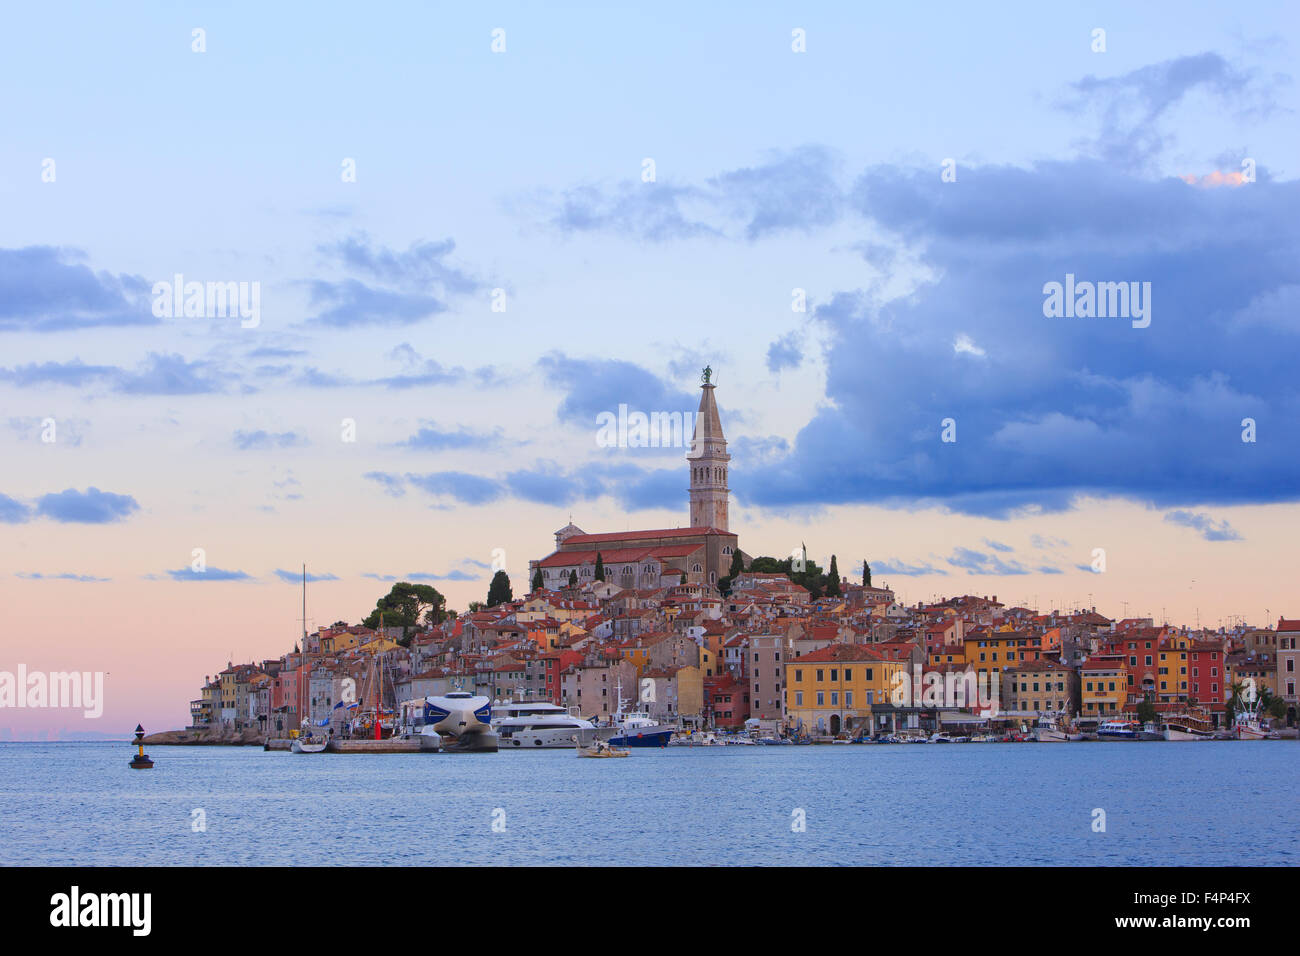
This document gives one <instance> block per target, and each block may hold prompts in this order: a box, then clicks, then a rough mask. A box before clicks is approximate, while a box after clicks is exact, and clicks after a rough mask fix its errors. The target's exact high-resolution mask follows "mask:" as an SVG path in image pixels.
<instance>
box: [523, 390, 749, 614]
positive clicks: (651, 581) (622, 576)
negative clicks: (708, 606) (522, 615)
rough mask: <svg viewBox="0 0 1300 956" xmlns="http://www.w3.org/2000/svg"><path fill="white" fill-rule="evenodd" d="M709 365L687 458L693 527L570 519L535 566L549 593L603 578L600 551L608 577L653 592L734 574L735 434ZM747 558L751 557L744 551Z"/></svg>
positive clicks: (532, 563) (531, 577)
mask: <svg viewBox="0 0 1300 956" xmlns="http://www.w3.org/2000/svg"><path fill="white" fill-rule="evenodd" d="M710 375H711V370H710V369H705V370H704V376H703V377H704V384H703V385H701V386H700V390H701V394H700V408H699V412H698V413H697V414H696V417H695V433H694V435H693V437H692V439H691V448H690V451H688V452H687V454H686V461H687V463H688V465H689V466H690V475H691V483H690V525H689V526H688V527H685V528H659V529H655V530H650V531H619V532H611V533H608V534H587V533H586V532H585V531H583V530H582V529H581V528H579V527H577V526H576V525H574V524H573V522H572V521H570V522H569V524H567V525H566V526H565V527H563V528H561V529H560V530H559V531H557V532H555V550H554V551H553V552H551V553H550V554H549V555H547V556H546V557H545V558H542V559H541V560H540V561H530V562H529V563H528V577H529V581H530V582H531V581H532V580H534V579H535V577H536V574H537V572H538V571H541V574H542V586H543V587H544V588H547V589H548V590H558V589H560V588H563V587H567V586H568V583H569V576H570V573H571V572H576V574H577V576H578V583H579V584H587V583H590V582H592V581H594V580H595V579H596V556H597V555H600V559H601V563H602V564H603V566H604V570H605V581H606V582H607V583H609V584H611V585H613V586H615V587H623V588H636V589H652V588H659V587H664V586H672V585H677V584H693V585H704V586H711V587H716V586H717V583H718V579H719V578H722V577H726V575H727V572H728V571H729V570H730V568H731V561H732V556H733V555H734V554H735V553H736V552H737V551H739V548H740V546H739V544H738V543H737V538H736V534H735V532H733V531H731V530H730V527H729V524H728V518H727V510H728V508H727V504H728V495H729V489H728V487H727V464H728V462H730V461H731V456H730V455H728V454H727V439H726V438H725V437H724V436H723V434H722V421H721V420H720V419H719V418H718V404H717V402H716V400H715V399H714V397H713V390H714V389H715V388H716V387H717V386H715V385H712V384H711V383H710V382H709V378H710ZM740 554H741V560H742V561H743V562H744V564H745V565H748V564H749V557H748V555H746V554H745V553H744V552H740Z"/></svg>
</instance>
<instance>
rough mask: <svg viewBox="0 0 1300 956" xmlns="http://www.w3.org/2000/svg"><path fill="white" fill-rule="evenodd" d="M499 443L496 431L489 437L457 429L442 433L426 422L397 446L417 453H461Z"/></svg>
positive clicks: (498, 432)
mask: <svg viewBox="0 0 1300 956" xmlns="http://www.w3.org/2000/svg"><path fill="white" fill-rule="evenodd" d="M500 443H501V432H500V429H497V430H496V432H495V433H493V434H491V435H483V434H479V433H477V432H471V431H469V430H468V429H465V428H458V429H456V431H454V432H450V431H444V430H442V429H440V428H438V427H437V425H435V424H434V423H432V422H426V423H425V424H424V425H423V426H422V427H421V428H420V429H419V430H418V431H416V433H415V434H414V435H412V436H411V437H409V438H407V439H406V440H405V441H400V442H398V443H397V444H398V445H400V446H402V447H404V448H412V449H416V450H419V451H463V450H466V449H481V448H494V447H496V446H497V445H499V444H500Z"/></svg>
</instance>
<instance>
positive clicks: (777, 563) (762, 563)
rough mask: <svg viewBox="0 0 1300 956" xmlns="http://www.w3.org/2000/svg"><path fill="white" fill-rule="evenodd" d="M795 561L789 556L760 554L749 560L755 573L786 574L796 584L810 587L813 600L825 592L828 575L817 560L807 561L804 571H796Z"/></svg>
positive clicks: (751, 569)
mask: <svg viewBox="0 0 1300 956" xmlns="http://www.w3.org/2000/svg"><path fill="white" fill-rule="evenodd" d="M793 568H794V562H793V561H791V559H789V558H781V559H777V558H772V557H768V556H767V555H760V556H759V557H756V558H754V559H753V560H751V561H750V562H749V570H750V572H751V573H753V574H784V575H785V576H786V577H788V578H789V579H790V580H791V581H793V582H794V583H795V584H799V585H802V586H803V587H805V588H807V589H808V596H809V597H811V598H812V599H813V600H816V599H817V598H819V597H821V596H822V595H823V594H824V593H825V586H826V575H825V574H824V573H823V572H822V569H821V568H819V567H818V566H817V562H815V561H805V562H804V569H803V570H802V571H795V570H794V569H793Z"/></svg>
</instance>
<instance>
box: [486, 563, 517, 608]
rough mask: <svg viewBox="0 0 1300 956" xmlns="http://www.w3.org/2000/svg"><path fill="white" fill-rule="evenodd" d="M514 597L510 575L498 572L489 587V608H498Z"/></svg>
mask: <svg viewBox="0 0 1300 956" xmlns="http://www.w3.org/2000/svg"><path fill="white" fill-rule="evenodd" d="M513 597H514V593H513V592H512V591H511V590H510V575H508V574H506V573H505V571H498V572H497V573H496V574H494V575H492V583H491V584H489V585H488V593H487V606H488V607H496V606H497V605H498V604H504V603H505V602H506V601H509V600H511V599H512V598H513Z"/></svg>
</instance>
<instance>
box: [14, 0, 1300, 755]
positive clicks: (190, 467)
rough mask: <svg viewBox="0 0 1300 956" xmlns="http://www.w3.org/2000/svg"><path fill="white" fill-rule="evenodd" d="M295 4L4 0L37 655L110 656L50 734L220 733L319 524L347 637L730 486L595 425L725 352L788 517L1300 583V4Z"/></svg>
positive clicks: (666, 392)
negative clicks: (382, 613) (568, 535)
mask: <svg viewBox="0 0 1300 956" xmlns="http://www.w3.org/2000/svg"><path fill="white" fill-rule="evenodd" d="M269 6H270V8H269V9H268V8H267V7H268V5H259V4H252V3H231V4H221V5H215V4H214V5H190V4H161V3H145V4H138V5H131V6H130V7H127V8H122V7H116V8H114V7H107V6H104V5H100V4H91V3H70V4H59V3H55V4H46V5H38V6H29V7H27V8H21V9H16V10H13V11H10V12H9V13H8V14H7V24H6V29H5V30H4V31H3V32H0V79H2V80H3V82H0V126H2V127H3V129H4V135H3V136H0V671H11V672H12V671H16V669H17V668H18V667H19V665H22V666H25V667H26V668H27V669H28V670H29V671H47V672H48V671H64V670H74V669H75V670H78V671H92V672H104V674H105V678H104V680H105V702H104V709H103V714H102V716H99V717H97V718H84V717H82V716H81V714H80V713H79V712H70V711H68V710H60V709H44V710H40V709H28V708H18V709H5V710H0V737H8V738H17V739H26V738H33V737H43V736H45V735H59V734H64V735H66V734H76V733H96V732H102V733H106V734H117V735H120V734H121V732H122V731H123V729H129V728H130V727H133V726H134V725H135V724H136V723H137V722H143V723H144V725H145V726H146V728H147V729H150V730H152V729H165V728H169V727H179V726H182V725H184V724H185V723H186V722H187V720H188V702H189V701H190V700H191V699H192V698H195V697H197V696H198V693H199V687H200V685H201V683H202V682H203V680H204V678H205V676H206V675H211V674H215V673H216V672H217V671H219V670H221V669H222V668H223V667H224V666H225V665H226V664H227V662H230V661H234V662H240V661H248V660H261V659H264V658H269V657H276V656H279V655H280V654H282V653H283V652H285V651H286V650H289V649H290V648H291V647H292V645H293V642H294V640H295V639H296V637H297V636H298V635H299V634H300V633H301V628H302V625H301V622H300V620H299V618H300V616H301V610H300V606H301V593H300V589H299V584H298V579H297V574H298V573H299V569H300V568H301V566H302V564H304V563H305V564H306V565H307V567H308V571H309V572H310V574H311V575H312V580H311V583H310V584H309V587H308V610H307V615H308V625H309V627H311V628H315V627H316V626H318V625H323V624H330V623H332V622H334V621H338V620H346V621H351V622H355V621H358V620H360V619H361V618H362V617H364V616H365V614H366V613H368V611H369V610H370V609H372V608H373V607H374V603H375V599H376V598H377V597H378V596H380V595H381V594H383V593H385V592H386V591H387V589H388V588H389V587H390V586H391V582H392V581H394V580H402V579H406V580H418V581H421V582H424V583H431V584H433V585H435V586H436V587H437V588H438V589H439V590H440V591H442V592H443V593H444V594H445V595H446V596H447V598H448V604H449V606H450V607H453V608H457V609H464V608H465V606H466V605H467V604H468V602H469V601H472V600H481V599H482V598H483V597H484V596H485V594H486V591H487V584H488V580H489V578H490V576H491V572H492V568H493V566H494V562H499V563H501V564H503V565H504V567H505V569H506V570H507V572H508V573H509V574H510V577H511V581H512V584H513V585H514V589H515V592H516V593H521V592H522V591H524V590H526V588H527V583H528V580H527V579H528V575H527V562H528V560H529V559H533V558H540V557H543V556H545V555H546V554H547V553H549V551H550V549H551V546H552V543H553V538H552V535H553V532H554V531H555V530H556V529H558V528H560V527H561V526H563V525H564V524H566V523H567V522H568V521H569V520H570V516H572V520H573V521H574V523H576V524H577V525H579V526H580V527H582V528H583V529H584V530H586V531H590V532H598V531H618V530H624V529H629V528H638V527H641V528H644V527H676V526H681V525H684V524H685V523H686V522H687V520H688V512H687V501H686V487H687V480H688V476H687V464H686V462H685V459H684V455H685V450H684V449H683V448H681V447H670V448H636V447H605V446H604V445H602V444H601V442H600V440H599V431H598V425H597V422H598V417H599V416H600V415H601V414H602V413H613V414H617V413H618V409H619V407H620V405H626V406H627V407H628V408H629V409H630V410H634V411H635V410H641V411H644V412H647V413H649V412H653V411H658V412H678V411H693V410H694V408H695V407H696V404H697V402H698V388H697V386H698V384H699V376H700V369H701V368H702V367H704V366H705V365H709V366H710V367H711V368H712V369H713V370H714V373H715V375H714V381H715V382H716V383H717V386H718V388H717V393H716V394H717V400H718V404H719V407H720V409H721V413H722V419H723V424H724V428H725V429H726V433H727V437H728V439H729V440H730V442H731V447H730V451H731V454H732V456H733V460H732V463H731V475H730V479H731V488H732V495H733V502H732V530H735V531H737V532H738V533H739V535H740V543H741V547H742V548H743V549H744V550H745V551H746V552H747V553H750V554H771V555H777V556H784V555H788V554H789V553H790V552H791V550H792V549H794V548H796V547H799V546H800V545H801V544H803V543H806V544H807V547H808V551H809V554H810V556H811V557H813V558H815V559H816V560H818V561H819V563H821V564H822V565H823V566H824V565H825V564H826V563H827V561H828V560H829V557H830V555H832V554H835V555H836V556H837V558H838V564H839V567H840V569H841V571H842V572H843V573H845V574H846V575H848V576H849V577H850V578H851V579H852V580H857V579H858V575H859V573H860V569H861V562H862V561H863V560H869V561H870V562H871V565H872V568H873V573H874V581H875V583H881V582H882V581H883V582H885V583H888V584H889V585H890V586H892V587H893V588H894V589H895V590H896V591H897V592H898V593H899V595H900V597H901V598H902V599H904V600H906V601H908V602H911V603H914V602H916V601H918V600H928V599H930V598H932V597H933V596H935V595H951V594H967V593H968V594H980V595H990V596H992V595H995V594H996V595H997V596H998V598H999V600H1002V601H1003V602H1004V603H1018V604H1032V605H1033V606H1035V607H1038V608H1041V609H1044V610H1050V609H1052V608H1062V609H1071V608H1076V607H1082V606H1096V607H1097V608H1098V609H1099V610H1100V611H1102V612H1103V613H1105V614H1107V615H1110V616H1151V617H1153V618H1155V619H1157V620H1168V621H1170V622H1171V623H1174V624H1187V625H1189V626H1195V625H1196V624H1198V623H1199V624H1201V625H1207V626H1220V625H1225V624H1229V623H1232V622H1234V621H1238V620H1245V621H1246V622H1248V623H1251V624H1254V625H1264V624H1266V623H1269V622H1272V621H1275V620H1276V619H1277V617H1278V616H1280V615H1287V616H1292V617H1294V616H1297V615H1300V603H1298V601H1297V598H1296V596H1295V594H1294V586H1293V585H1294V576H1293V575H1292V574H1291V573H1290V569H1291V566H1292V565H1291V558H1292V555H1293V552H1294V538H1295V534H1296V532H1297V530H1300V521H1298V520H1297V519H1298V518H1300V503H1298V500H1297V499H1300V457H1298V456H1297V455H1296V453H1295V449H1296V448H1297V447H1300V397H1298V394H1297V386H1296V382H1297V377H1296V374H1295V367H1294V356H1295V355H1296V354H1297V344H1300V343H1298V342H1297V339H1298V337H1300V317H1298V316H1300V186H1298V185H1297V165H1298V164H1300V124H1297V122H1296V113H1297V107H1298V105H1300V101H1298V94H1297V90H1296V86H1295V80H1294V77H1293V75H1292V73H1293V66H1292V64H1293V63H1295V62H1296V54H1297V43H1298V41H1300V14H1297V11H1296V9H1295V7H1294V5H1292V4H1288V3H1253V4H1250V5H1248V6H1247V7H1240V6H1232V5H1226V4H1195V3H1178V4H1173V3H1150V4H1141V5H1134V4H1123V3H1116V4H1104V3H1102V4H1088V5H1057V4H1052V5H1044V4H1033V3H1025V4H1000V5H998V6H997V8H996V9H993V10H990V9H986V8H972V7H970V6H969V5H962V4H956V3H953V4H938V5H934V6H933V7H927V8H926V10H925V11H921V10H919V9H917V8H914V7H909V5H905V4H880V3H839V4H837V3H825V4H818V5H816V6H815V7H814V8H810V9H806V10H800V9H797V8H792V7H790V6H789V5H788V4H779V3H770V4H762V3H759V4H744V5H740V4H718V5H709V6H708V7H707V8H705V9H700V8H699V7H698V5H689V4H673V3H664V4H654V5H651V6H649V7H644V6H643V7H637V8H629V9H621V10H611V9H608V5H604V4H596V3H591V4H562V3H560V4H547V5H545V6H544V7H543V6H542V5H539V4H475V5H470V4H424V3H412V4H400V3H394V4H385V5H382V6H381V7H380V8H379V9H366V8H360V7H357V6H356V5H354V4H330V3H313V4H310V5H309V4H276V5H269ZM1098 31H1100V32H1098ZM177 275H180V276H183V277H184V278H183V283H189V282H199V283H214V284H215V283H236V284H237V285H236V288H237V289H242V290H243V291H244V292H245V294H246V295H248V296H251V294H252V290H253V289H254V284H256V286H255V287H256V290H257V295H258V298H257V309H256V310H253V309H252V301H253V300H252V299H251V298H249V299H247V303H248V305H249V309H247V310H246V313H245V314H244V315H242V316H241V315H240V314H228V313H226V312H224V311H223V310H221V309H218V308H215V307H213V308H208V304H207V303H206V301H202V303H201V306H202V307H201V308H200V309H199V310H198V311H199V312H200V313H201V314H191V315H187V314H185V310H184V309H181V310H179V313H177V312H176V310H171V311H169V310H168V309H166V308H164V305H166V304H170V303H171V301H172V299H171V298H170V293H169V292H168V291H165V287H164V286H161V285H160V283H173V282H174V281H175V279H174V277H175V276H177ZM1067 276H1070V277H1072V278H1070V279H1067ZM1053 282H1055V283H1060V284H1062V286H1064V285H1065V284H1066V283H1067V282H1069V283H1074V282H1078V283H1121V282H1122V283H1125V284H1128V283H1136V285H1134V286H1131V287H1130V286H1127V285H1126V288H1131V289H1133V290H1134V291H1135V295H1134V298H1133V302H1132V305H1133V306H1134V307H1136V305H1137V303H1138V302H1139V301H1141V302H1144V303H1145V304H1146V305H1145V306H1144V307H1146V306H1149V309H1148V311H1147V313H1146V318H1145V319H1143V318H1141V317H1140V316H1137V315H1134V316H1129V315H1107V316H1105V317H1101V316H1096V315H1094V316H1079V315H1073V314H1071V315H1068V316H1067V315H1054V314H1048V312H1049V311H1050V310H1048V309H1047V307H1046V300H1047V298H1048V293H1047V291H1046V290H1047V288H1049V284H1050V283H1053ZM1137 293H1141V295H1140V297H1139V295H1138V294H1137ZM1116 301H1118V300H1116ZM1144 323H1146V324H1144ZM945 439H948V440H945ZM1099 554H1100V555H1101V557H1102V558H1104V564H1103V563H1100V562H1099V557H1098V555H1099ZM196 564H197V565H198V566H202V567H203V568H205V570H204V571H203V572H202V573H196V572H195V571H194V570H193V568H194V567H195V566H196ZM1101 568H1104V570H1102V569H1101Z"/></svg>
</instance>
